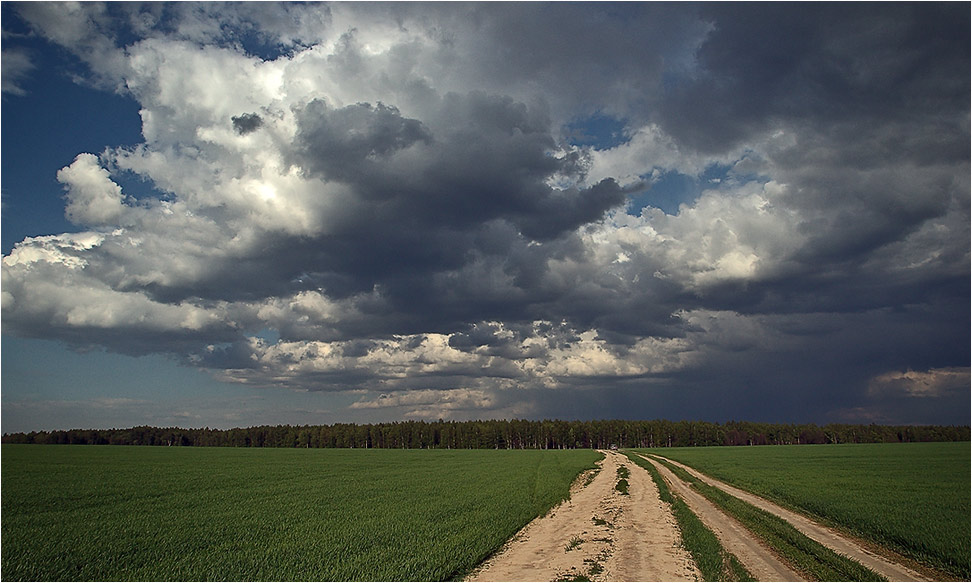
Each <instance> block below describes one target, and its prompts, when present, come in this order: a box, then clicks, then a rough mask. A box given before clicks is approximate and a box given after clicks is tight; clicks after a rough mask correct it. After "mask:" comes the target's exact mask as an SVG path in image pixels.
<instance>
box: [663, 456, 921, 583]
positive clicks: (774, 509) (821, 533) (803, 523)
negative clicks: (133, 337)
mask: <svg viewBox="0 0 972 583" xmlns="http://www.w3.org/2000/svg"><path fill="white" fill-rule="evenodd" d="M658 457H661V458H664V459H665V460H666V461H668V462H669V463H671V464H673V465H675V466H678V467H680V468H682V469H684V470H685V471H687V472H689V473H690V474H692V475H693V476H695V477H696V478H698V479H700V480H702V481H703V482H705V483H707V484H709V485H710V486H715V487H716V488H719V489H720V490H722V491H724V492H726V493H727V494H729V495H731V496H735V497H736V498H739V499H740V500H743V501H745V502H748V503H750V504H752V505H753V506H756V507H757V508H761V509H763V510H766V511H767V512H770V513H771V514H775V515H776V516H779V517H780V518H782V519H783V520H785V521H787V522H789V523H790V524H792V525H793V527H794V528H796V529H797V530H799V531H800V532H802V533H803V534H805V535H807V537H809V538H811V539H813V540H815V541H817V542H818V543H820V544H822V545H823V546H825V547H827V548H829V549H831V550H833V551H834V552H836V553H838V554H841V555H844V556H845V557H848V558H851V559H853V560H855V561H857V562H858V563H860V564H862V565H864V566H865V567H867V568H869V569H871V570H872V571H874V572H876V573H878V574H880V575H882V576H883V577H886V578H887V579H888V580H889V581H931V579H928V578H926V577H924V576H922V575H920V574H918V573H917V572H915V571H913V570H912V569H909V568H908V567H905V566H904V565H900V564H897V563H894V562H892V561H890V560H888V559H886V558H885V557H883V556H881V555H878V554H876V553H874V552H871V551H869V550H867V549H866V548H864V547H862V546H861V545H859V544H858V543H857V542H856V541H854V540H852V539H851V538H849V537H847V536H845V535H843V534H841V533H840V532H838V531H836V530H834V529H832V528H829V527H826V526H823V525H821V524H819V523H817V522H814V521H813V520H810V519H809V518H807V517H806V516H804V515H802V514H799V513H797V512H794V511H792V510H789V509H786V508H783V507H782V506H779V505H778V504H775V503H773V502H770V501H769V500H767V499H765V498H761V497H759V496H757V495H755V494H752V493H750V492H746V491H745V490H741V489H739V488H736V487H735V486H731V485H729V484H726V483H725V482H722V481H719V480H716V479H715V478H712V477H709V476H706V475H705V474H703V473H701V472H699V471H698V470H695V469H694V468H691V467H689V466H686V465H685V464H682V463H679V462H676V461H674V460H671V459H668V458H665V457H664V456H658ZM646 459H648V458H646ZM657 465H660V464H656V466H657Z"/></svg>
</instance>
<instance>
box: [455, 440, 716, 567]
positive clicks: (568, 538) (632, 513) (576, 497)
mask: <svg viewBox="0 0 972 583" xmlns="http://www.w3.org/2000/svg"><path fill="white" fill-rule="evenodd" d="M602 453H604V454H605V458H604V460H603V461H602V462H601V470H600V471H599V472H598V473H597V475H596V476H595V477H594V479H593V481H591V482H590V483H589V484H587V485H583V481H582V482H581V483H580V485H579V486H578V487H576V489H575V490H574V491H573V492H572V493H571V499H570V500H568V501H567V502H564V503H563V504H561V505H559V506H557V507H556V508H554V509H553V510H551V511H550V512H549V513H548V514H547V515H546V516H543V517H540V518H538V519H536V520H534V521H533V522H531V523H530V524H528V525H527V526H525V527H524V528H523V529H522V530H521V531H520V532H519V533H517V535H516V536H515V537H513V539H512V540H511V541H510V542H509V543H507V545H506V546H505V547H504V548H503V549H502V550H501V551H500V552H499V553H497V554H496V555H494V556H493V557H492V558H490V559H489V560H487V561H486V562H485V563H484V564H483V565H482V566H480V568H479V569H477V570H476V571H475V572H474V573H472V574H471V575H470V576H469V577H468V578H467V581H555V580H557V579H570V578H572V577H575V576H579V575H583V576H585V577H588V578H589V579H590V580H592V581H696V580H699V579H701V576H700V575H699V572H698V570H697V569H696V567H695V564H694V562H693V561H692V559H691V557H689V555H688V553H687V552H686V551H685V550H684V549H682V547H681V544H680V542H681V541H680V539H679V534H678V528H677V526H676V524H675V519H674V518H673V517H672V515H671V513H670V511H669V509H668V506H667V505H666V504H665V503H663V502H662V501H661V499H660V498H659V497H658V489H657V487H656V486H655V483H654V482H653V481H652V479H651V476H650V475H648V472H647V471H645V470H644V469H643V468H641V467H639V466H637V465H636V464H634V463H632V462H631V461H630V460H628V459H627V458H625V457H624V456H622V455H620V454H618V453H615V452H608V451H605V452H602ZM621 465H624V466H626V467H627V468H628V470H629V472H630V476H629V477H628V478H627V481H628V495H623V494H621V493H620V492H618V491H617V490H616V489H615V485H616V484H617V482H618V475H617V468H618V467H619V466H621Z"/></svg>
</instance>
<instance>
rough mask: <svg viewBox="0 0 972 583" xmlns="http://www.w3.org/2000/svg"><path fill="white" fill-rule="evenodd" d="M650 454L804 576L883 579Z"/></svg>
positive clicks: (883, 579)
mask: <svg viewBox="0 0 972 583" xmlns="http://www.w3.org/2000/svg"><path fill="white" fill-rule="evenodd" d="M652 457H653V458H654V459H656V460H658V461H659V462H661V463H662V464H664V465H665V467H667V468H668V469H670V470H671V471H672V472H673V473H674V474H675V475H676V476H677V477H678V478H679V479H681V480H683V481H685V482H688V483H689V484H691V485H692V487H694V488H695V489H696V490H698V492H699V493H700V494H702V495H703V496H705V497H706V498H707V499H708V500H709V501H710V502H712V503H713V504H715V505H716V506H718V507H719V508H721V509H723V510H724V511H726V512H727V513H728V514H729V515H730V516H733V517H734V518H735V519H736V520H738V521H739V522H741V523H742V524H743V526H745V527H746V528H747V529H749V530H750V531H751V532H752V533H753V534H755V535H756V536H758V537H760V538H762V539H763V540H764V541H765V542H766V544H768V545H769V546H770V548H772V549H773V550H774V551H775V552H776V553H777V554H778V555H779V556H780V558H781V559H783V561H784V562H786V563H789V564H790V565H791V566H792V567H793V568H794V569H796V570H797V571H799V572H800V573H802V574H804V575H806V576H807V577H809V578H811V579H813V580H816V581H886V579H885V578H884V577H882V576H881V575H879V574H877V573H875V572H874V571H872V570H871V569H868V568H867V567H865V566H864V565H861V564H860V563H858V562H857V561H854V560H852V559H849V558H847V557H845V556H843V555H840V554H837V553H836V552H834V551H833V550H832V549H829V548H827V547H825V546H823V545H822V544H820V543H818V542H817V541H815V540H812V539H811V538H809V537H808V536H806V535H805V534H803V533H802V532H800V531H799V530H797V529H796V528H795V527H794V526H793V525H792V524H790V523H789V522H787V521H785V520H783V519H782V518H780V517H779V516H776V515H775V514H772V513H770V512H767V511H765V510H763V509H761V508H757V507H755V506H753V505H752V504H750V503H748V502H745V501H743V500H740V499H739V498H736V497H735V496H732V495H730V494H727V493H726V492H724V491H722V490H720V489H719V488H716V487H715V486H710V485H709V484H706V483H704V482H702V481H701V480H699V479H698V478H696V477H695V476H693V475H691V474H690V473H688V472H686V471H685V470H683V469H682V468H679V467H677V466H675V465H674V464H672V463H670V462H668V461H667V460H665V459H664V458H658V457H655V456H652Z"/></svg>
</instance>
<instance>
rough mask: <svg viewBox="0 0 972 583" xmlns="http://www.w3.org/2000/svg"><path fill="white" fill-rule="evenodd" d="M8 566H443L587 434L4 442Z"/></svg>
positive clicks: (132, 571)
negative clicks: (455, 443)
mask: <svg viewBox="0 0 972 583" xmlns="http://www.w3.org/2000/svg"><path fill="white" fill-rule="evenodd" d="M2 454H3V455H2V474H3V490H2V559H0V561H2V573H0V576H2V578H3V579H4V580H293V581H300V580H370V581H377V580H399V581H402V580H405V581H407V580H447V579H450V578H455V577H459V576H461V575H462V574H464V573H465V572H467V571H468V570H470V569H471V568H473V567H475V566H476V565H477V564H478V563H479V562H480V561H481V560H482V559H483V558H485V557H486V556H487V555H489V554H490V553H491V552H493V551H494V550H495V549H497V548H498V547H500V546H501V545H502V544H503V543H504V542H505V541H506V540H507V539H508V538H509V537H510V536H512V535H513V534H514V533H515V532H516V531H517V530H518V529H519V528H520V527H521V526H523V525H524V524H526V523H527V522H528V521H529V520H531V519H532V518H533V517H535V516H537V515H539V514H542V513H544V512H546V510H547V509H549V508H550V507H551V506H553V505H554V504H556V503H557V502H559V501H560V500H562V499H563V498H565V497H566V496H567V494H568V489H569V486H570V483H571V482H572V481H573V479H574V478H575V477H576V476H577V474H578V473H579V472H581V471H582V470H584V469H587V468H592V467H594V462H595V461H596V460H597V459H599V458H600V457H601V455H600V454H598V453H596V452H594V451H591V450H564V451H553V450H551V451H541V450H525V451H504V450H500V451H492V450H432V451H429V450H360V449H355V450H333V449H304V450H301V449H231V448H178V447H171V448H164V447H127V446H111V447H94V446H31V445H4V446H3V448H2Z"/></svg>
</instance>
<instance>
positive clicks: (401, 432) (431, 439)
mask: <svg viewBox="0 0 972 583" xmlns="http://www.w3.org/2000/svg"><path fill="white" fill-rule="evenodd" d="M969 439H970V436H969V427H968V426H943V425H849V424H829V425H822V426H818V425H815V424H781V423H756V422H748V421H729V422H727V423H722V424H720V423H714V422H709V421H667V420H664V419H657V420H653V421H623V420H616V419H615V420H599V421H560V420H543V421H530V420H523V419H513V420H493V421H443V420H441V419H440V420H438V421H400V422H393V423H369V424H362V425H358V424H354V423H337V424H333V425H299V426H294V425H275V426H269V425H262V426H257V427H247V428H234V429H210V428H208V427H207V428H204V429H183V428H178V427H149V426H141V427H132V428H129V429H71V430H66V431H60V430H57V431H32V432H30V433H11V434H4V435H3V438H2V441H3V443H38V444H85V445H163V446H171V445H177V446H208V447H339V448H355V447H357V448H400V449H416V448H421V449H426V448H441V449H570V448H595V449H603V448H610V447H612V446H614V447H686V446H717V445H790V444H824V443H901V442H919V441H969Z"/></svg>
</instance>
